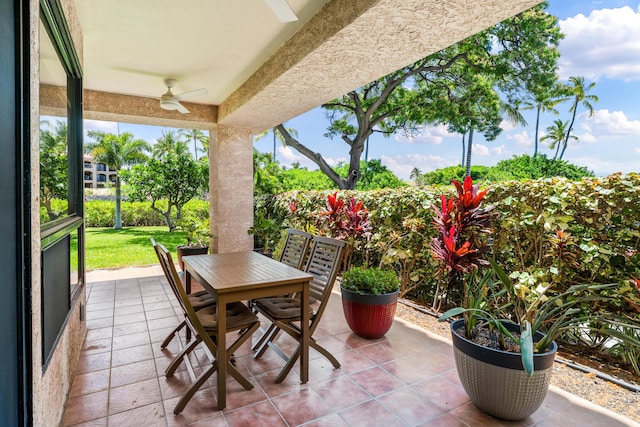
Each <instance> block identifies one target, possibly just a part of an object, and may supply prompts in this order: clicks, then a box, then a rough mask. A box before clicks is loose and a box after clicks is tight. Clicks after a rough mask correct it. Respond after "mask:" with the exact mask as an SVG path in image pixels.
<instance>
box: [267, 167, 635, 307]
mask: <svg viewBox="0 0 640 427" xmlns="http://www.w3.org/2000/svg"><path fill="white" fill-rule="evenodd" d="M453 191H454V188H453V186H452V185H448V186H424V187H414V188H400V189H392V190H380V191H370V192H353V191H344V192H339V194H340V196H341V197H342V198H344V199H347V198H350V197H355V198H357V199H358V200H360V201H363V202H364V204H365V206H366V207H367V208H368V209H369V211H370V215H369V219H370V220H371V224H372V228H373V232H372V233H373V234H372V236H371V238H370V240H369V242H368V243H367V245H366V250H365V251H360V252H359V253H357V254H356V255H355V257H354V264H355V265H358V264H368V265H370V266H376V265H378V264H380V263H382V265H385V266H387V267H391V268H394V269H395V270H396V272H397V273H398V277H400V279H401V294H404V295H406V294H411V295H413V296H414V297H416V298H419V299H423V300H425V301H430V300H431V298H432V295H433V289H434V286H435V285H436V283H437V281H438V279H439V274H438V269H437V265H436V264H435V262H434V260H433V259H432V257H431V255H430V254H429V252H428V245H429V242H430V240H431V238H433V237H434V235H435V234H434V229H433V227H432V226H431V214H432V211H431V206H432V205H433V203H434V202H435V201H436V200H439V196H440V194H442V193H446V194H449V195H452V194H453ZM331 193H332V192H312V191H310V192H291V193H285V194H281V195H278V196H274V203H267V204H266V205H269V206H273V208H272V209H273V212H272V215H274V217H276V218H281V219H283V220H286V221H287V223H288V224H289V225H290V226H293V227H296V228H300V229H309V230H311V231H313V232H316V233H319V234H328V230H322V229H316V227H319V226H318V225H317V224H316V221H315V218H316V217H317V212H319V211H321V210H324V209H325V206H326V196H327V194H331ZM293 201H295V202H296V204H297V205H296V211H295V213H291V211H290V210H289V204H290V202H293ZM485 205H493V206H494V211H495V215H496V217H495V220H494V226H495V231H494V233H493V235H492V239H493V248H492V251H493V253H492V254H491V255H493V256H494V257H495V258H496V259H497V261H498V262H499V263H500V264H501V265H502V266H504V268H505V270H506V271H508V272H509V273H512V272H513V273H524V274H525V275H526V277H527V280H529V285H538V284H542V285H543V284H544V283H546V282H548V280H549V275H550V274H554V273H552V272H550V271H551V270H553V269H552V268H551V267H552V266H553V262H554V258H553V254H552V253H551V250H552V247H553V245H552V240H553V239H554V237H555V235H556V231H558V230H560V231H562V232H564V233H568V234H569V235H570V239H571V245H569V247H567V248H566V251H570V252H571V254H570V256H569V257H568V258H569V259H571V258H573V259H574V260H575V262H574V265H572V266H570V267H569V268H567V269H565V270H567V271H566V272H565V273H564V277H563V279H565V281H566V285H565V286H566V287H568V286H570V285H571V284H574V283H585V282H590V283H613V282H620V284H621V285H620V288H619V289H618V290H617V291H616V295H613V296H614V297H616V298H614V299H615V301H614V302H612V303H611V304H613V305H614V306H616V305H617V307H613V308H614V309H615V311H616V312H617V313H619V314H620V315H623V316H624V315H626V313H628V312H630V311H631V312H635V308H634V307H633V305H631V304H630V303H629V302H627V301H629V300H628V299H627V298H630V299H632V300H634V301H637V298H638V296H639V295H638V289H635V286H631V285H630V283H629V279H630V278H631V277H640V253H639V249H640V175H638V174H635V173H632V174H628V175H620V174H616V175H611V176H609V177H606V178H583V179H582V180H580V181H570V180H567V179H563V178H553V179H542V180H527V181H507V182H501V183H496V184H493V185H492V186H491V187H490V191H489V193H488V195H487V198H486V202H485ZM522 277H524V276H522ZM609 308H611V307H609Z"/></svg>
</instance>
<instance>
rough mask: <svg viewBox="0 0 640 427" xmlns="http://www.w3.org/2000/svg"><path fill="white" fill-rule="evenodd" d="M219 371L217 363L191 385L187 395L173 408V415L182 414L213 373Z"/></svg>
mask: <svg viewBox="0 0 640 427" xmlns="http://www.w3.org/2000/svg"><path fill="white" fill-rule="evenodd" d="M217 370H218V362H217V361H215V362H213V363H212V364H211V367H210V368H209V369H207V370H206V371H204V372H203V373H202V374H201V375H200V376H199V377H198V379H196V381H195V382H194V383H193V384H191V387H189V389H188V390H187V391H186V392H185V394H183V395H182V397H181V398H180V400H179V401H178V403H177V404H176V407H175V408H173V413H174V414H176V415H178V414H179V413H180V412H182V410H183V409H184V407H185V406H186V405H187V403H188V402H189V400H191V398H192V397H193V395H194V394H196V392H197V391H198V390H199V389H200V387H201V386H202V384H204V383H205V381H207V380H208V379H209V377H210V376H211V375H213V373H214V372H215V371H217Z"/></svg>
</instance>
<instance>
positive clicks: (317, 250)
mask: <svg viewBox="0 0 640 427" xmlns="http://www.w3.org/2000/svg"><path fill="white" fill-rule="evenodd" d="M345 247H346V242H344V241H342V240H336V239H331V238H328V237H314V238H313V242H312V244H311V252H310V254H309V259H308V260H307V263H306V266H305V269H304V271H306V272H307V273H310V274H311V275H313V279H312V280H311V282H310V284H309V294H310V301H311V307H309V310H310V324H309V336H310V338H309V346H310V347H311V348H314V349H316V350H317V351H318V352H319V353H320V354H322V355H323V356H324V357H326V358H327V359H328V360H329V361H330V362H331V364H332V365H333V367H334V368H336V369H337V368H339V367H340V363H339V362H338V361H337V360H336V358H335V357H333V355H331V353H329V351H327V350H326V349H325V348H324V347H322V346H321V345H320V344H318V343H317V342H316V341H315V339H314V338H313V333H314V331H315V330H316V328H317V327H318V324H319V323H320V319H321V318H322V313H323V312H324V310H325V308H326V306H327V303H328V302H329V297H330V295H331V290H332V288H333V284H334V282H335V279H336V276H337V275H338V270H339V267H340V264H341V261H342V256H343V253H344V250H345ZM254 303H255V306H254V308H255V310H256V311H257V312H259V313H260V314H262V315H264V316H265V317H266V318H267V319H268V320H269V321H270V322H271V326H270V327H269V328H268V329H267V331H266V332H265V333H264V334H263V335H262V336H261V337H260V339H259V340H258V342H257V343H256V344H255V345H254V347H253V348H254V350H255V354H254V358H256V359H257V358H259V357H261V356H262V354H264V352H265V350H266V349H267V348H269V347H271V348H272V349H274V351H276V353H278V354H279V355H280V356H281V357H282V358H283V359H285V360H286V361H287V362H286V364H285V366H284V367H283V368H282V370H281V371H280V373H279V374H278V376H277V377H276V380H275V382H276V383H280V382H282V381H283V380H284V379H285V378H286V376H287V374H288V373H289V371H291V368H292V367H293V365H294V364H295V362H296V360H297V359H298V357H300V343H299V341H300V339H301V331H300V327H299V326H298V325H297V324H296V323H298V324H299V323H300V299H299V298H297V297H296V296H293V297H271V298H260V299H256V300H255V301H254ZM279 331H284V332H286V333H287V334H289V335H290V336H291V337H293V338H294V339H295V340H296V341H298V346H297V347H296V350H295V351H294V352H293V353H292V354H291V355H290V356H289V357H287V356H286V355H285V354H284V353H283V352H282V351H281V350H280V349H279V348H278V347H277V346H276V345H275V344H274V342H273V340H274V339H275V337H276V335H277V334H278V332H279Z"/></svg>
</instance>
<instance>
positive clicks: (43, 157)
mask: <svg viewBox="0 0 640 427" xmlns="http://www.w3.org/2000/svg"><path fill="white" fill-rule="evenodd" d="M67 171H68V165H67V123H66V122H63V121H59V120H56V123H55V125H53V127H52V126H51V124H50V123H49V122H47V121H42V122H41V123H40V206H43V207H44V208H45V209H46V211H47V215H48V217H49V220H50V221H52V220H54V219H56V218H58V217H59V216H60V214H62V213H63V212H56V211H54V209H53V206H52V205H51V201H52V200H53V199H63V200H67V197H68V188H69V182H68V172H67Z"/></svg>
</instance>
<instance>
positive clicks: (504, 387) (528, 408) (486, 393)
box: [451, 320, 558, 420]
mask: <svg viewBox="0 0 640 427" xmlns="http://www.w3.org/2000/svg"><path fill="white" fill-rule="evenodd" d="M504 325H505V326H506V327H507V329H509V330H510V331H514V332H519V327H518V325H515V324H513V323H508V322H505V323H504ZM461 327H462V328H464V320H456V321H455V322H453V323H451V336H452V338H453V353H454V356H455V360H456V367H457V369H458V376H459V377H460V382H461V383H462V386H463V387H464V389H465V391H466V392H467V394H468V395H469V398H470V399H471V401H472V402H473V403H474V404H475V405H476V406H477V407H478V408H480V409H482V410H483V411H484V412H486V413H488V414H491V415H493V416H496V417H498V418H502V419H505V420H521V419H523V418H526V417H528V416H529V415H531V414H533V413H534V412H535V411H536V410H537V409H538V408H539V407H540V405H542V402H543V400H544V398H545V396H546V395H547V390H548V388H549V382H550V380H551V372H552V371H553V360H554V358H555V354H556V351H557V349H558V345H557V344H556V343H555V341H554V342H552V344H551V345H550V346H549V347H550V348H549V349H548V350H547V352H545V353H539V354H535V355H534V366H535V371H534V373H533V376H531V377H529V376H527V374H526V373H525V372H524V369H523V367H522V361H521V359H520V353H509V352H506V351H501V350H494V349H491V348H487V347H483V346H480V345H478V344H476V343H474V342H472V341H469V340H468V339H466V338H465V337H463V336H462V335H460V334H458V333H457V332H456V330H457V329H459V328H461ZM542 336H543V335H542V334H540V333H537V334H536V336H535V337H534V340H535V341H537V340H539V339H540V337H542ZM536 337H537V339H536Z"/></svg>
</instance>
